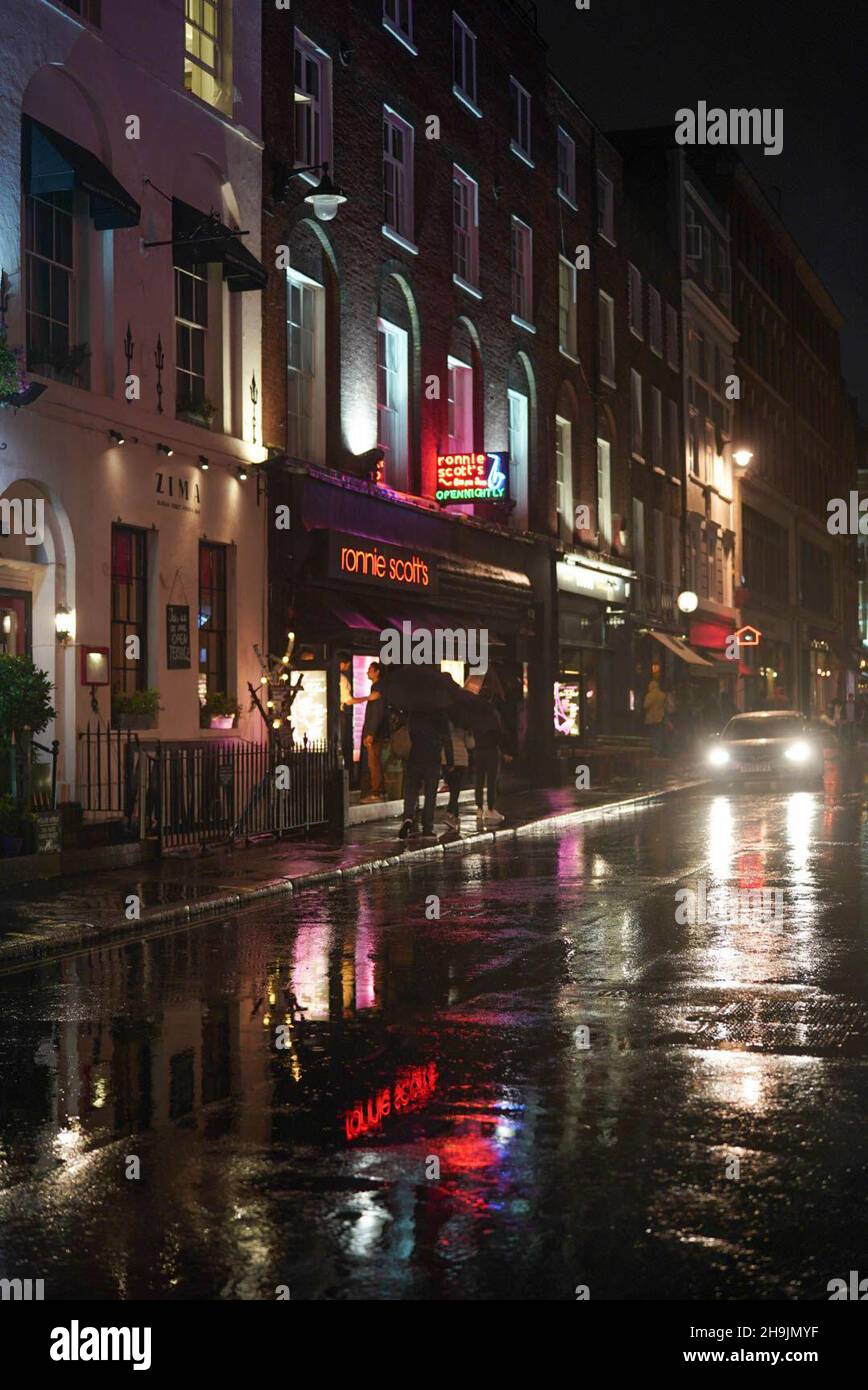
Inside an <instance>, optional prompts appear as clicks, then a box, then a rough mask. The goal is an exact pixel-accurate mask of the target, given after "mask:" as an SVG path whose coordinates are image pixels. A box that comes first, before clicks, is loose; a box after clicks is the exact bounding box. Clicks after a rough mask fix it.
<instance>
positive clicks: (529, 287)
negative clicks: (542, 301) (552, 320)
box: [509, 213, 536, 333]
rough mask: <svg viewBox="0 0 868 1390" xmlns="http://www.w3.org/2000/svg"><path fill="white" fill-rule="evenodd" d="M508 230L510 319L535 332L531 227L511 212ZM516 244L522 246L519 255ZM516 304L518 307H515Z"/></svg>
mask: <svg viewBox="0 0 868 1390" xmlns="http://www.w3.org/2000/svg"><path fill="white" fill-rule="evenodd" d="M509 230H510V238H509V245H510V303H511V304H512V321H513V323H517V324H519V326H520V327H522V328H528V329H530V331H531V332H534V333H535V332H536V329H535V328H534V324H533V228H532V227H530V226H528V224H527V222H525V221H523V220H522V218H520V217H516V215H515V213H513V214H512V219H511V221H510V224H509ZM517 232H518V233H519V235H518V236H516V233H517ZM517 246H520V247H522V248H523V254H522V256H521V257H517V256H516V247H517ZM525 252H526V261H525V255H524V253H525ZM517 285H518V286H519V293H518V294H517V293H516V286H517ZM522 291H523V292H522ZM517 304H518V308H516V305H517ZM521 309H527V311H528V312H527V313H526V314H524V313H521V312H520V310H521Z"/></svg>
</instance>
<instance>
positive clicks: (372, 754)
mask: <svg viewBox="0 0 868 1390" xmlns="http://www.w3.org/2000/svg"><path fill="white" fill-rule="evenodd" d="M379 679H380V663H379V661H372V662H371V664H370V666H369V667H368V680H369V681H370V682H371V691H370V694H369V695H368V703H367V705H366V707H365V722H364V724H363V725H362V747H363V748H364V750H365V753H366V754H367V758H368V779H369V781H370V789H369V791H368V793H367V795H366V796H363V797H362V801H363V802H371V801H385V799H386V791H385V781H384V778H383V747H384V744H385V741H386V736H387V734H388V727H389V726H388V708H387V705H386V701H385V700H384V699H383V698H382V696H381V694H380V691H379V690H378V689H377V685H378V682H379Z"/></svg>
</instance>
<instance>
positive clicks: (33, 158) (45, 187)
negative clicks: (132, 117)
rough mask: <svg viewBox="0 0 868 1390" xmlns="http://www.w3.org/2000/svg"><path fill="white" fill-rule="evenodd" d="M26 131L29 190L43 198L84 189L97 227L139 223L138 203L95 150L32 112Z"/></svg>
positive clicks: (102, 229)
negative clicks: (93, 152)
mask: <svg viewBox="0 0 868 1390" xmlns="http://www.w3.org/2000/svg"><path fill="white" fill-rule="evenodd" d="M23 133H24V160H23V163H24V191H25V193H30V194H32V195H33V196H34V197H37V198H39V197H46V196H47V195H49V194H51V193H70V192H72V191H73V190H74V189H80V190H81V191H82V192H84V193H87V195H88V197H89V199H90V215H91V219H92V220H93V224H94V226H95V227H96V229H97V231H100V232H106V231H111V230H112V229H113V228H116V227H137V226H138V224H139V219H140V216H141V209H140V208H139V205H138V203H137V202H136V200H135V198H133V197H131V196H130V194H129V193H128V192H127V190H126V189H125V188H124V187H123V185H122V184H120V183H118V181H117V179H116V178H115V176H114V174H111V173H109V171H108V169H107V168H106V167H105V165H104V164H103V163H102V162H101V160H99V159H97V157H96V155H95V154H91V152H90V150H86V149H83V148H82V146H81V145H76V143H75V141H74V140H69V139H67V137H66V136H65V135H61V134H60V133H59V131H56V130H52V129H51V127H50V126H47V125H43V124H42V122H41V121H34V120H33V118H32V117H30V116H25V117H24V127H23Z"/></svg>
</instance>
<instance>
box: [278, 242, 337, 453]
mask: <svg viewBox="0 0 868 1390" xmlns="http://www.w3.org/2000/svg"><path fill="white" fill-rule="evenodd" d="M289 260H290V264H289V267H288V269H287V272H286V371H287V382H286V450H287V453H288V454H289V456H290V458H297V459H303V460H304V461H305V462H306V463H325V461H326V389H325V379H326V277H327V267H326V257H325V253H324V250H323V246H322V243H321V241H320V240H319V238H318V236H317V234H316V232H315V231H314V230H313V228H312V227H310V226H309V225H308V224H307V223H306V222H300V223H299V224H298V226H297V227H296V228H295V230H294V231H293V234H292V237H291V240H290V244H289Z"/></svg>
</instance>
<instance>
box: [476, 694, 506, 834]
mask: <svg viewBox="0 0 868 1390" xmlns="http://www.w3.org/2000/svg"><path fill="white" fill-rule="evenodd" d="M464 688H465V690H469V691H470V692H471V694H473V695H477V694H478V695H480V698H481V699H482V700H484V701H485V703H486V705H487V706H488V708H487V711H486V714H487V718H486V720H485V722H484V724H483V725H482V726H481V727H479V728H478V729H475V730H474V734H473V737H474V741H475V751H474V755H473V758H474V769H475V783H476V828H477V830H483V829H484V828H485V826H486V825H500V824H501V822H502V821H503V819H504V817H503V815H502V813H501V812H500V811H498V809H497V784H498V779H499V777H500V757H501V752H502V751H503V748H504V743H505V735H504V732H503V724H502V723H501V720H500V715H499V714H498V713H497V710H496V709H495V707H494V704H493V703H492V700H491V698H490V695H489V694H488V691H489V690H490V689H491V687H490V686H488V687H486V685H485V684H484V682H483V678H482V677H481V676H469V677H468V679H467V680H466V681H465V683H464ZM504 757H505V758H507V760H509V761H511V759H509V757H508V755H507V754H506V753H504ZM486 794H487V800H488V809H487V810H486V806H485V803H486Z"/></svg>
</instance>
